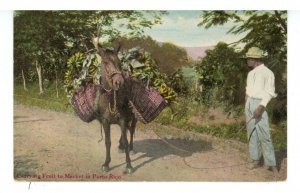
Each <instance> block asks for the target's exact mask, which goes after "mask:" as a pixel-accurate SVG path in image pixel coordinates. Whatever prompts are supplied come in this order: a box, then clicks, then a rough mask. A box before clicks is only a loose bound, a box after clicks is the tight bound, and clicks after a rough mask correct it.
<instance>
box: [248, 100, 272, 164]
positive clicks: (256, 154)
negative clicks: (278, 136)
mask: <svg viewBox="0 0 300 193" xmlns="http://www.w3.org/2000/svg"><path fill="white" fill-rule="evenodd" d="M260 102H261V99H255V98H251V97H248V99H247V101H246V106H245V113H246V121H247V123H248V124H247V135H248V143H249V154H250V158H251V159H252V160H256V161H258V160H260V158H261V156H263V158H264V164H265V165H266V166H276V159H275V152H274V146H273V143H272V139H271V134H270V127H269V118H268V114H267V111H266V110H264V112H263V114H262V117H261V118H259V119H251V118H252V116H253V112H254V111H255V109H256V108H257V107H258V106H259V104H260ZM249 120H250V121H249Z"/></svg>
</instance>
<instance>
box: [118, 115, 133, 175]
mask: <svg viewBox="0 0 300 193" xmlns="http://www.w3.org/2000/svg"><path fill="white" fill-rule="evenodd" d="M120 126H121V132H122V142H123V145H124V149H125V154H126V163H127V165H126V173H128V174H131V173H132V172H133V168H132V166H131V160H130V156H129V145H128V140H127V127H126V126H128V125H127V124H126V123H125V121H121V124H120Z"/></svg>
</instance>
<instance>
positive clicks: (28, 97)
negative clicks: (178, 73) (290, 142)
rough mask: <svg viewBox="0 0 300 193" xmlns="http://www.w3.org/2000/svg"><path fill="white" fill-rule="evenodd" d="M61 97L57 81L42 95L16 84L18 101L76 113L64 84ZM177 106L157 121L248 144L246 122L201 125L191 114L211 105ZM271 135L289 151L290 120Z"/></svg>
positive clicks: (189, 102) (279, 148)
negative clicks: (173, 110)
mask: <svg viewBox="0 0 300 193" xmlns="http://www.w3.org/2000/svg"><path fill="white" fill-rule="evenodd" d="M58 87H59V88H60V89H59V97H57V96H56V89H55V88H56V87H55V84H48V85H47V86H45V93H44V94H43V95H39V87H38V85H37V84H29V85H28V86H27V88H28V91H25V90H24V89H23V85H15V87H14V100H15V101H17V102H18V103H21V104H23V105H29V106H36V107H40V108H43V109H50V110H54V111H60V112H73V109H72V107H71V105H70V104H69V102H68V98H67V97H66V94H65V92H64V89H63V86H62V84H60V85H59V86H58ZM174 108H175V109H177V112H178V113H177V115H176V116H175V117H172V113H171V111H170V109H169V108H166V109H165V110H164V111H163V112H162V113H161V114H160V115H159V116H158V117H157V118H156V120H155V122H157V123H160V124H162V125H164V126H173V127H176V128H180V129H182V130H183V131H184V130H186V131H193V132H199V133H204V134H208V135H212V136H216V137H220V138H225V139H233V140H237V141H241V142H244V143H247V136H246V130H245V129H243V128H242V127H243V125H244V124H245V123H244V122H241V123H236V124H230V125H226V124H220V125H198V124H196V123H193V122H190V121H189V119H190V117H192V116H194V115H195V114H196V113H197V112H198V111H199V109H200V110H201V111H203V112H207V110H208V108H207V107H205V106H202V105H199V104H198V103H195V102H193V101H192V100H189V99H187V98H185V99H179V101H178V103H177V104H176V105H175V106H174ZM271 128H272V130H271V134H272V139H273V144H274V147H275V150H276V151H280V152H282V151H285V152H286V150H287V123H286V121H283V122H280V123H279V124H276V125H275V124H271Z"/></svg>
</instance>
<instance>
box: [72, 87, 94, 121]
mask: <svg viewBox="0 0 300 193" xmlns="http://www.w3.org/2000/svg"><path fill="white" fill-rule="evenodd" d="M97 89H98V87H97V86H96V85H94V84H87V85H86V86H83V87H82V88H80V89H79V90H78V91H76V92H75V93H74V95H73V97H72V99H71V102H72V105H73V108H74V110H75V112H76V114H77V115H78V116H79V117H80V119H81V120H83V121H84V122H91V121H92V120H94V119H95V111H94V101H95V98H96V92H97Z"/></svg>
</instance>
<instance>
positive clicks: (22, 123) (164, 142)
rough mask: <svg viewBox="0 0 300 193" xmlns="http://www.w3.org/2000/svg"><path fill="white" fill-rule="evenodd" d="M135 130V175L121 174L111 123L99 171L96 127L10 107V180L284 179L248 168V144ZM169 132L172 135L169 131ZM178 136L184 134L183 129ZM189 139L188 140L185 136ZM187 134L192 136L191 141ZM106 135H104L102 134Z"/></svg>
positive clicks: (100, 152) (55, 114)
mask: <svg viewBox="0 0 300 193" xmlns="http://www.w3.org/2000/svg"><path fill="white" fill-rule="evenodd" d="M139 126H141V125H139V124H138V126H137V127H138V128H137V132H136V134H135V138H134V150H135V152H136V153H135V154H134V155H131V160H132V166H133V167H134V173H133V174H130V175H128V174H124V173H123V171H124V170H125V166H126V164H125V154H124V153H119V152H118V148H117V146H118V141H119V137H120V128H119V127H118V126H117V125H112V128H111V132H112V133H111V137H112V147H111V158H112V161H111V163H110V167H111V170H110V171H109V172H107V173H105V172H103V171H102V169H101V165H102V163H103V162H104V159H105V144H104V140H102V141H101V142H99V139H100V138H101V132H100V130H101V127H100V123H99V122H97V121H93V122H91V123H85V122H83V121H81V120H80V119H79V118H78V117H77V116H76V115H73V114H69V113H61V112H54V111H48V110H43V109H39V108H33V107H27V106H22V105H19V104H15V105H14V177H15V179H16V180H21V181H277V180H279V181H282V180H286V176H287V165H286V162H287V160H286V158H284V159H282V160H278V161H279V165H280V177H279V178H275V177H274V176H273V174H272V172H271V171H269V170H267V169H266V168H265V167H260V168H257V169H254V170H249V169H247V167H246V166H247V163H248V158H247V155H248V154H247V145H246V144H243V143H240V142H236V141H231V140H224V139H219V138H215V137H211V136H207V135H201V134H197V133H192V132H184V133H183V134H182V136H183V137H180V138H177V137H173V136H175V135H173V133H178V131H181V130H180V129H177V128H172V127H168V128H166V131H168V133H169V135H164V136H161V137H159V136H158V135H157V132H155V129H151V128H155V127H161V126H159V125H158V124H156V123H151V124H149V125H146V126H143V128H144V129H139ZM172 132H173V133H172ZM181 132H182V131H181ZM185 136H187V137H185ZM191 136H194V138H193V137H191ZM103 137H104V136H103Z"/></svg>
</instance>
